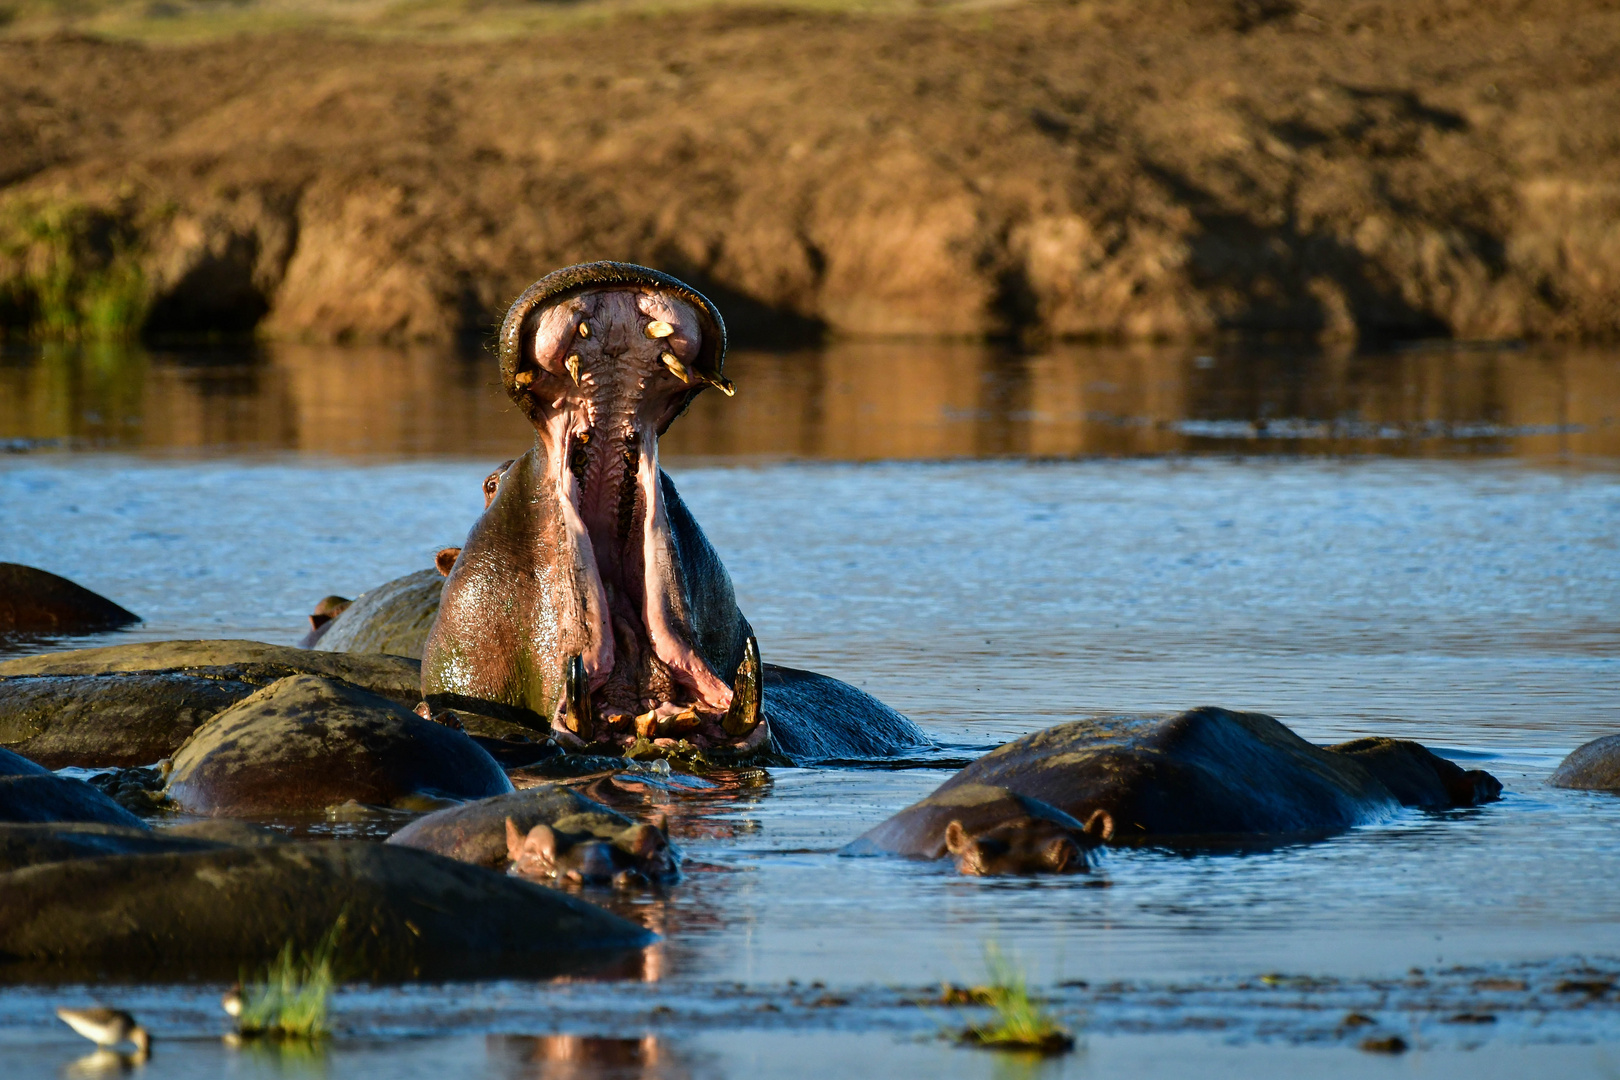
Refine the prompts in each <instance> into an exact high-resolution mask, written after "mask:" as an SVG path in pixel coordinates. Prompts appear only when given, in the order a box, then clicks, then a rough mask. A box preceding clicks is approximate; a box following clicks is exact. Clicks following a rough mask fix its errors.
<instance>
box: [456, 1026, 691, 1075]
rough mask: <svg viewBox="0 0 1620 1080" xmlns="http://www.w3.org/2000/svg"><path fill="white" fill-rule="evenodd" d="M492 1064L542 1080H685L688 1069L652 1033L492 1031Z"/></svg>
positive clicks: (488, 1042)
mask: <svg viewBox="0 0 1620 1080" xmlns="http://www.w3.org/2000/svg"><path fill="white" fill-rule="evenodd" d="M487 1046H488V1050H489V1056H490V1059H491V1060H492V1062H495V1063H498V1064H500V1065H503V1066H505V1069H504V1070H503V1072H502V1075H505V1076H510V1077H513V1078H516V1077H546V1078H547V1080H575V1078H579V1080H586V1078H589V1080H686V1078H688V1077H691V1076H692V1075H693V1074H692V1070H691V1068H690V1067H689V1066H688V1065H686V1064H685V1063H683V1062H681V1061H678V1060H677V1059H676V1055H675V1054H674V1053H673V1048H672V1047H671V1046H670V1045H669V1042H668V1041H667V1040H665V1039H661V1038H659V1037H658V1036H657V1035H643V1036H641V1037H640V1038H638V1039H602V1038H594V1037H591V1036H585V1035H491V1036H489V1038H488V1040H487Z"/></svg>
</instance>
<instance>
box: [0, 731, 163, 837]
mask: <svg viewBox="0 0 1620 1080" xmlns="http://www.w3.org/2000/svg"><path fill="white" fill-rule="evenodd" d="M58 821H81V822H99V823H101V824H104V825H122V826H125V827H128V828H132V829H144V828H146V826H145V824H144V823H143V822H142V821H141V819H140V818H138V817H136V816H135V815H134V814H132V813H130V812H129V811H128V810H125V809H124V808H123V807H122V806H119V805H118V804H117V803H115V802H113V801H112V800H111V799H109V798H107V796H105V795H103V794H102V793H101V792H99V791H97V790H96V789H95V788H93V787H91V786H90V785H89V784H87V783H85V782H84V781H83V780H73V779H70V778H68V777H65V776H57V775H56V774H55V773H53V772H51V771H50V770H49V769H47V768H45V767H44V766H43V765H39V764H37V763H35V762H32V761H29V760H28V759H27V758H24V757H22V756H20V755H18V754H14V753H12V752H11V751H9V750H0V822H16V823H29V822H32V823H39V824H44V823H49V822H58Z"/></svg>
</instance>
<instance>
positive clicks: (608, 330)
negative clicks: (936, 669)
mask: <svg viewBox="0 0 1620 1080" xmlns="http://www.w3.org/2000/svg"><path fill="white" fill-rule="evenodd" d="M725 351H726V331H725V323H724V321H723V319H722V318H721V316H720V312H719V311H718V310H717V309H716V308H715V306H714V305H713V304H712V303H710V302H709V300H708V299H707V298H705V297H704V296H703V295H702V294H700V293H699V292H697V291H696V290H695V289H692V288H691V287H690V286H688V285H685V284H684V283H682V282H680V281H678V280H676V279H675V278H673V277H670V276H669V275H667V274H663V273H660V272H658V271H656V270H650V269H647V268H645V267H640V266H632V265H629V264H625V263H612V262H598V263H589V264H585V265H581V266H573V267H569V268H567V269H563V270H558V271H556V272H555V273H552V274H549V275H547V276H546V277H544V278H542V279H541V280H540V281H538V282H536V283H535V284H534V285H532V286H530V287H529V289H528V290H527V291H525V292H524V293H523V295H522V296H520V297H519V298H518V300H517V301H516V302H515V303H514V304H513V305H512V307H511V309H510V311H509V312H508V313H507V316H506V320H505V322H504V323H503V325H502V327H501V334H500V373H501V381H502V384H503V386H504V388H505V390H506V392H507V394H508V395H510V397H511V398H512V400H513V401H514V402H515V403H516V404H517V406H518V408H519V409H521V410H522V412H523V414H524V415H525V416H527V417H528V418H529V420H530V422H532V423H533V424H534V428H535V433H536V439H535V445H534V447H533V448H531V449H530V450H529V451H528V452H527V453H525V454H523V455H522V456H521V457H519V458H517V459H516V460H514V461H512V462H511V463H510V464H507V465H504V466H503V467H502V468H501V469H499V470H497V472H496V473H495V474H492V476H491V477H490V481H489V485H488V487H487V488H486V508H485V510H484V513H483V515H482V516H481V517H480V518H479V520H478V522H477V524H475V525H474V526H473V529H472V532H471V533H470V534H469V535H468V537H467V540H466V542H465V544H463V545H462V547H461V548H460V549H459V550H456V549H447V550H446V551H444V552H441V553H440V569H441V570H447V571H448V577H447V579H446V581H445V583H444V589H443V593H442V598H441V601H440V606H439V611H438V615H437V617H436V619H435V621H434V623H433V627H432V629H431V630H430V631H429V633H428V638H427V642H426V645H425V647H424V653H423V660H422V689H423V697H424V699H425V701H426V704H427V706H428V709H429V710H431V711H432V712H433V713H434V714H435V715H437V714H438V713H439V712H440V711H441V710H457V711H468V712H472V713H475V714H481V715H487V716H496V717H504V718H508V719H512V720H516V721H518V722H520V723H524V724H526V725H527V726H529V727H533V728H539V729H550V731H551V733H552V734H553V736H554V737H555V738H556V739H557V740H558V742H560V743H561V744H563V745H565V746H569V747H572V748H575V749H582V748H585V747H587V746H604V745H605V746H607V747H627V746H630V745H632V744H634V743H635V742H636V740H637V739H647V740H650V741H652V742H653V743H655V744H663V745H675V744H677V743H678V742H679V741H681V740H684V741H686V742H687V743H688V744H689V745H691V746H693V747H695V748H697V749H699V750H704V751H716V750H719V751H726V750H730V751H752V750H764V749H775V750H776V751H777V752H779V753H784V754H787V755H789V756H795V757H801V758H812V757H819V758H827V757H838V756H862V757H880V756H886V755H889V754H892V753H896V752H899V751H901V750H905V749H911V748H918V747H923V746H926V745H928V740H927V738H926V737H925V736H924V735H923V734H922V732H921V731H920V730H918V729H917V728H916V726H915V725H913V724H912V723H911V722H910V721H909V720H907V719H906V718H905V717H903V716H901V715H900V714H898V713H896V712H894V710H892V709H889V708H888V707H887V706H884V705H883V704H882V703H881V702H878V701H877V700H875V699H873V698H870V697H868V696H867V695H865V694H863V693H861V692H860V691H858V690H856V689H855V688H854V687H851V686H847V685H845V684H843V683H839V682H837V681H836V680H833V679H828V678H825V677H824V676H819V675H816V674H814V673H812V672H800V671H795V670H793V669H789V668H767V667H766V666H764V665H762V664H761V662H760V658H759V648H758V644H757V642H756V641H755V639H754V634H753V630H752V628H751V627H750V626H749V625H748V620H747V619H745V618H744V617H743V615H742V613H741V612H740V611H739V610H738V608H737V601H736V597H735V595H734V593H733V590H732V585H731V578H730V577H729V575H728V574H727V573H726V569H725V567H724V566H723V565H722V564H721V562H720V558H719V556H718V555H717V554H716V553H715V550H714V548H713V547H712V546H710V544H709V541H708V539H707V538H706V537H705V536H704V535H703V530H702V529H701V528H699V527H698V524H697V521H696V520H695V519H694V518H693V517H692V514H691V512H690V511H689V510H688V509H687V508H686V505H685V503H683V502H682V501H681V497H680V495H679V493H678V492H677V491H676V490H675V485H674V483H673V482H672V481H671V480H670V478H669V477H668V476H667V475H666V474H665V473H664V472H663V471H662V470H661V469H660V468H659V465H658V439H659V436H661V435H662V434H663V433H664V431H665V430H666V429H668V427H669V425H670V423H671V422H672V421H674V419H675V418H676V417H677V416H679V415H680V414H681V413H682V412H683V411H684V410H685V409H686V408H687V406H688V405H690V404H691V402H692V400H693V398H695V397H696V396H697V395H698V394H699V393H701V392H702V391H703V390H705V389H706V388H708V387H714V388H716V389H718V390H720V391H721V392H722V393H724V394H726V395H728V396H729V395H731V394H732V393H733V389H732V386H731V383H730V382H729V381H728V380H727V379H726V377H725V375H724V372H723V365H724V361H725Z"/></svg>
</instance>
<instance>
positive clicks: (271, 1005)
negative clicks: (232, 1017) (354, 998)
mask: <svg viewBox="0 0 1620 1080" xmlns="http://www.w3.org/2000/svg"><path fill="white" fill-rule="evenodd" d="M343 924H344V919H343V918H342V917H341V916H340V917H339V918H338V921H337V922H336V923H334V924H333V926H332V929H331V930H329V931H327V933H326V936H325V937H323V938H322V939H321V940H320V942H319V943H318V944H317V945H316V946H315V948H314V949H312V950H310V951H309V952H306V953H298V952H295V951H294V949H293V943H292V942H290V941H289V942H287V944H286V945H283V946H282V948H281V952H280V954H279V955H277V957H276V958H275V960H274V961H272V962H271V964H270V967H269V968H268V970H266V972H265V974H264V978H263V979H261V980H258V981H254V982H249V981H248V980H246V979H244V980H243V986H242V1015H241V1018H240V1024H241V1029H242V1034H243V1035H254V1036H268V1037H271V1038H279V1039H319V1038H322V1037H324V1036H326V1035H330V1034H331V1029H330V1028H329V1027H328V1026H327V1022H326V1018H327V1017H326V1014H327V1003H328V1001H329V1000H330V998H331V996H332V990H333V988H334V987H335V986H336V985H337V975H336V972H335V968H334V965H335V962H336V958H337V944H338V937H339V936H340V935H341V934H342V932H343Z"/></svg>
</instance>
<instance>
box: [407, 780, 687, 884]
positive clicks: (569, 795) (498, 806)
mask: <svg viewBox="0 0 1620 1080" xmlns="http://www.w3.org/2000/svg"><path fill="white" fill-rule="evenodd" d="M387 842H388V843H390V844H402V845H404V846H405V847H415V848H421V849H423V850H424V851H432V852H435V853H437V854H440V855H445V856H448V857H450V858H452V859H459V860H460V861H462V862H470V863H476V864H477V865H479V866H487V867H490V868H491V869H505V870H507V871H508V872H510V873H513V874H516V875H517V876H519V877H526V878H530V879H533V880H537V881H552V880H557V881H573V882H579V883H584V884H594V885H608V884H611V885H614V886H618V887H621V888H622V887H628V886H631V885H645V884H648V883H652V882H664V881H673V880H674V879H675V878H676V877H678V876H679V875H680V852H679V851H678V850H677V849H676V848H675V846H674V845H673V844H671V843H670V842H669V834H668V832H667V831H666V826H665V824H664V823H663V822H662V821H654V822H653V823H652V824H638V823H636V822H635V821H632V820H631V819H630V818H628V817H626V816H625V815H623V814H621V813H619V812H618V811H617V810H613V809H610V808H609V807H606V806H603V805H602V804H601V803H599V802H596V801H595V800H593V799H588V798H586V797H585V796H584V795H581V794H579V793H578V792H577V791H574V790H572V789H570V788H566V787H560V786H557V785H553V784H541V785H539V786H537V787H532V788H527V789H525V790H523V791H517V792H513V793H512V794H510V795H497V796H495V797H494V798H491V799H480V800H479V801H477V802H472V803H467V804H466V805H463V806H453V807H450V808H449V809H446V810H440V811H438V812H437V813H433V814H429V815H427V816H426V817H424V818H418V819H417V820H416V821H413V822H411V823H410V824H409V825H407V826H405V827H404V828H403V829H401V830H400V831H399V832H397V833H395V834H394V835H393V836H390V837H389V838H388V841H387Z"/></svg>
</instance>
